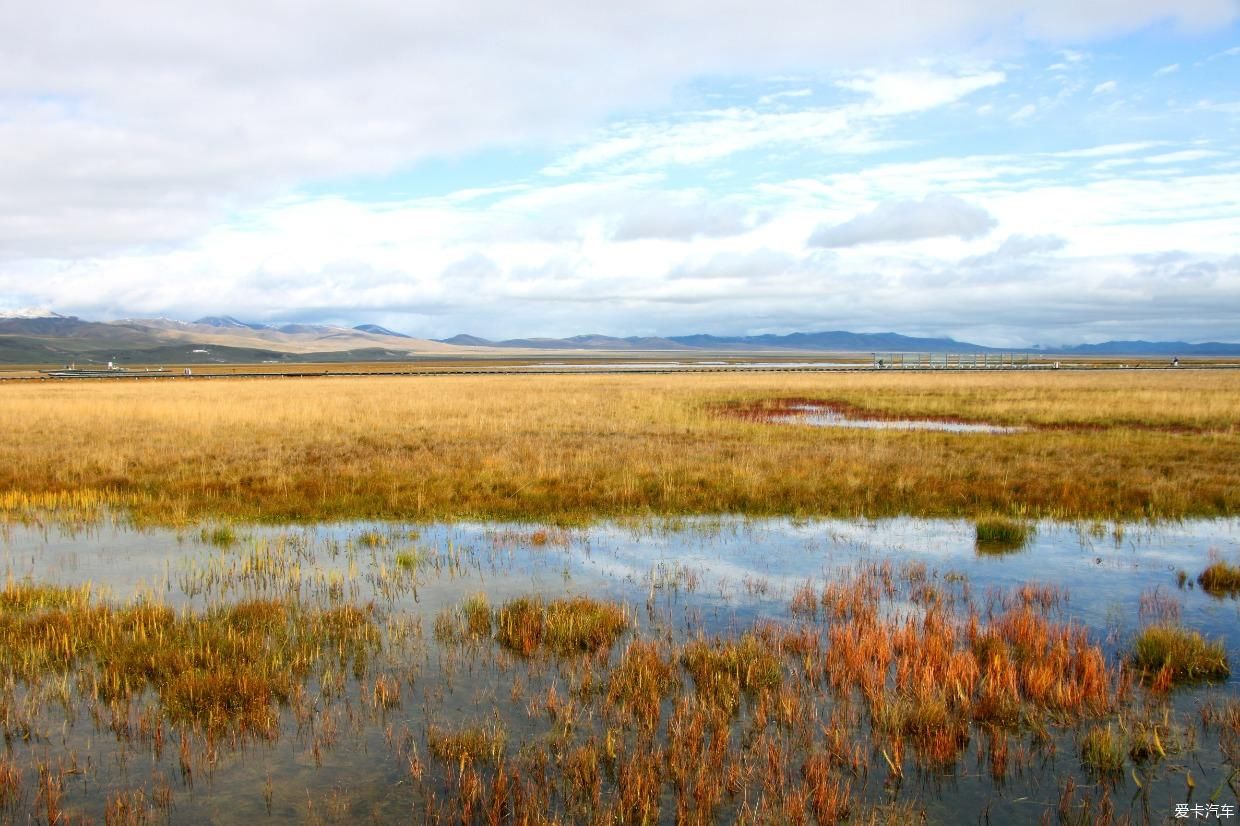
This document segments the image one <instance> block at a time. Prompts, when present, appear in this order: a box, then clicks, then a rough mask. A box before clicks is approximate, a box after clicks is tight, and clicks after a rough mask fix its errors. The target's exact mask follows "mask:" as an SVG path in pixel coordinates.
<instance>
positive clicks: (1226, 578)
mask: <svg viewBox="0 0 1240 826" xmlns="http://www.w3.org/2000/svg"><path fill="white" fill-rule="evenodd" d="M1197 582H1199V583H1200V584H1201V587H1202V588H1204V589H1205V590H1206V592H1207V593H1211V594H1217V595H1222V594H1235V593H1240V566H1237V565H1232V564H1231V563H1229V562H1227V561H1226V560H1222V559H1217V560H1215V561H1214V562H1212V563H1211V564H1210V565H1209V566H1207V567H1206V569H1205V570H1204V571H1202V572H1201V574H1200V575H1199V576H1198V577H1197Z"/></svg>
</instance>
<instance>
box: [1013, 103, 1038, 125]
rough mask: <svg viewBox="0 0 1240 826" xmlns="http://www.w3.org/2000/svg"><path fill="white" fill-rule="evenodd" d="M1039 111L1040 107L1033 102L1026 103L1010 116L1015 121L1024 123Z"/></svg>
mask: <svg viewBox="0 0 1240 826" xmlns="http://www.w3.org/2000/svg"><path fill="white" fill-rule="evenodd" d="M1037 111H1038V107H1037V106H1036V105H1034V104H1032V103H1026V104H1025V105H1024V106H1022V107H1020V108H1019V109H1017V110H1016V111H1015V112H1013V113H1012V116H1011V117H1010V118H1009V120H1011V121H1012V122H1013V123H1022V122H1024V121H1027V120H1029V118H1031V117H1033V116H1034V113H1036V112H1037Z"/></svg>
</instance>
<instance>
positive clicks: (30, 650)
mask: <svg viewBox="0 0 1240 826" xmlns="http://www.w3.org/2000/svg"><path fill="white" fill-rule="evenodd" d="M378 638H379V633H378V630H377V628H376V627H375V625H374V623H373V621H372V620H371V617H370V615H369V614H368V613H366V612H365V611H362V610H360V609H358V608H354V607H352V606H341V607H338V608H332V609H328V610H324V611H312V610H305V609H302V608H301V607H300V606H298V605H297V604H296V603H294V602H291V601H284V600H250V601H246V602H240V603H236V604H233V605H229V606H224V607H220V608H216V609H213V610H211V611H208V612H205V613H201V614H189V613H185V614H177V613H176V612H174V611H172V610H171V609H170V608H168V607H166V606H163V605H158V604H151V603H147V602H140V601H136V602H133V603H132V604H128V605H124V606H113V605H110V604H107V603H102V602H98V601H96V600H93V599H90V598H89V596H88V595H87V592H86V591H73V590H67V589H57V588H55V587H52V586H46V585H38V584H34V583H14V582H9V583H8V584H7V585H6V587H5V589H4V591H2V592H0V673H3V674H6V675H11V676H12V677H16V678H18V679H20V680H22V681H25V682H28V683H34V682H36V681H38V680H39V679H41V678H43V677H46V676H48V675H54V674H59V673H63V672H65V671H66V670H69V669H73V668H77V667H81V666H89V668H88V669H87V670H88V673H89V676H88V677H85V678H84V684H85V685H86V691H87V694H88V696H90V697H92V698H94V699H96V700H104V701H112V700H121V701H124V702H127V701H128V700H129V699H130V698H134V697H141V696H142V695H143V692H144V691H146V690H148V689H149V690H152V691H153V692H154V693H155V694H156V695H157V696H158V698H159V703H160V706H161V707H162V709H163V712H164V714H165V715H166V716H167V718H168V719H169V720H170V721H172V722H174V723H178V724H186V725H189V726H192V727H193V728H195V729H197V730H202V731H207V732H210V733H219V732H223V731H236V732H241V733H245V734H250V735H257V736H262V737H269V736H274V735H275V733H276V730H277V725H278V716H277V709H276V707H277V705H279V704H287V703H288V702H289V701H290V699H291V698H292V697H293V696H294V695H295V694H296V692H298V691H299V690H300V689H301V686H302V685H303V684H304V682H305V681H306V680H307V679H308V678H309V677H310V676H311V674H312V672H313V670H314V668H315V666H316V665H318V664H319V663H320V661H322V660H323V659H324V658H325V657H326V656H329V652H330V654H331V655H335V656H336V657H337V658H338V659H339V660H340V661H341V662H342V664H343V663H347V662H350V661H357V660H358V659H359V658H360V659H361V660H362V661H364V659H365V657H366V656H367V654H368V652H369V651H370V649H371V648H372V647H373V646H374V645H376V644H377V643H378Z"/></svg>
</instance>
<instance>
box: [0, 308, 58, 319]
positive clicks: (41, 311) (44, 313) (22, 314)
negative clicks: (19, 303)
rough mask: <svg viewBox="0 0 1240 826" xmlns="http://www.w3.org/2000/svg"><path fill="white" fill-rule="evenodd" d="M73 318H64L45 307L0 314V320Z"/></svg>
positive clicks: (5, 311)
mask: <svg viewBox="0 0 1240 826" xmlns="http://www.w3.org/2000/svg"><path fill="white" fill-rule="evenodd" d="M71 317H72V316H63V315H61V314H60V313H54V312H52V311H51V310H48V309H45V308H43V307H22V308H21V309H18V310H4V311H3V312H0V319H14V318H22V319H35V318H71Z"/></svg>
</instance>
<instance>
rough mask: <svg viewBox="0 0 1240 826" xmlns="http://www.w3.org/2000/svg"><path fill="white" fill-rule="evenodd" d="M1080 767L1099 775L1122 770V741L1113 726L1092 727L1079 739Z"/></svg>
mask: <svg viewBox="0 0 1240 826" xmlns="http://www.w3.org/2000/svg"><path fill="white" fill-rule="evenodd" d="M1081 765H1082V766H1084V767H1085V768H1086V769H1088V770H1090V771H1093V772H1097V773H1099V774H1117V773H1119V772H1122V771H1123V770H1124V745H1123V739H1122V738H1121V737H1120V736H1119V735H1118V734H1116V732H1115V729H1114V727H1113V726H1109V725H1108V726H1092V727H1091V728H1090V729H1089V730H1088V731H1086V732H1085V734H1084V736H1082V737H1081Z"/></svg>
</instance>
